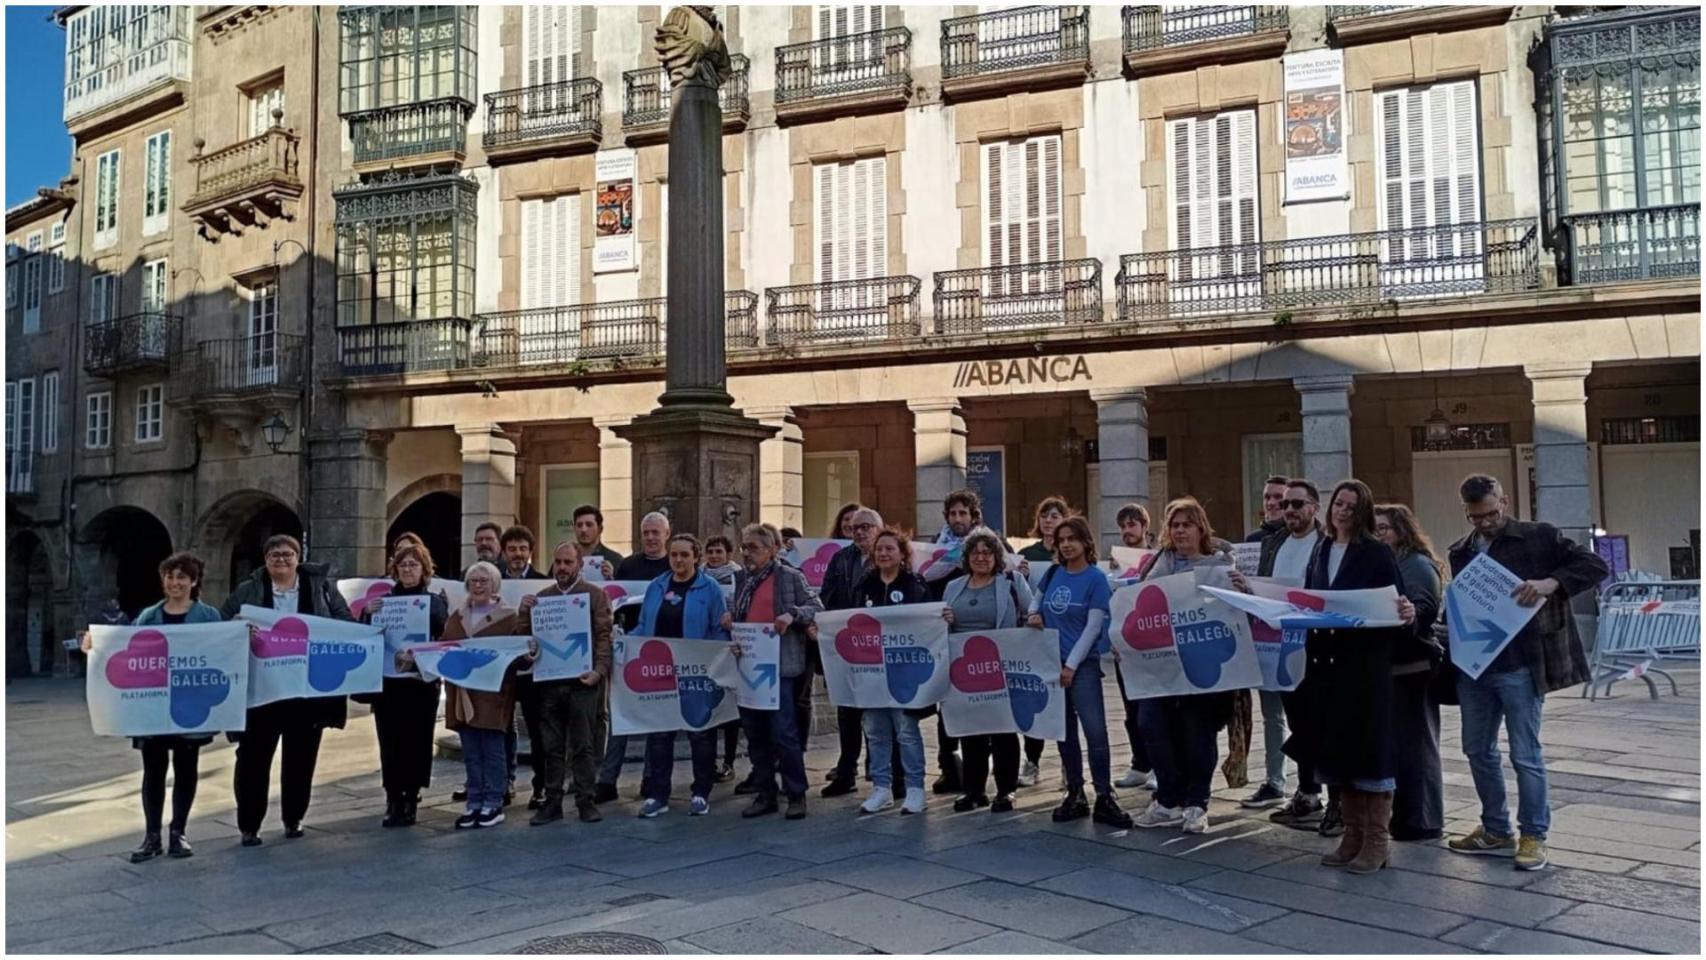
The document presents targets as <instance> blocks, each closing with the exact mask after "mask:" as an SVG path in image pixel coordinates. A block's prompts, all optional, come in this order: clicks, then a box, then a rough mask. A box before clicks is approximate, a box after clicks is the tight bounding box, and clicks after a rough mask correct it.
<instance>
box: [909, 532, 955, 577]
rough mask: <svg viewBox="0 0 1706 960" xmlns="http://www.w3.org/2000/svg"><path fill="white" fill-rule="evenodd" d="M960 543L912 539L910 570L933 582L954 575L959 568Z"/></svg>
mask: <svg viewBox="0 0 1706 960" xmlns="http://www.w3.org/2000/svg"><path fill="white" fill-rule="evenodd" d="M962 552H963V545H962V544H958V543H956V544H953V545H949V544H944V543H925V542H924V541H922V540H914V541H912V572H913V573H916V574H918V575H919V576H920V577H922V578H924V579H925V580H926V581H930V582H935V581H937V580H941V579H944V578H946V577H949V576H953V575H955V572H956V571H957V570H959V568H960V556H961V554H962Z"/></svg>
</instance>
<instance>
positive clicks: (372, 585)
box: [338, 577, 468, 620]
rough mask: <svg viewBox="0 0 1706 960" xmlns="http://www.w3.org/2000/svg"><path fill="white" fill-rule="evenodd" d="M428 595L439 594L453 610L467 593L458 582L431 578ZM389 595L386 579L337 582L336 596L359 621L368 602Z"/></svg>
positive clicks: (347, 579) (354, 579) (389, 590)
mask: <svg viewBox="0 0 1706 960" xmlns="http://www.w3.org/2000/svg"><path fill="white" fill-rule="evenodd" d="M427 592H428V593H436V594H440V595H442V596H443V597H444V602H445V603H446V604H448V605H449V607H450V609H452V610H454V609H456V608H457V607H459V606H461V605H462V601H463V600H464V599H466V598H467V596H468V591H467V589H466V588H464V587H463V586H462V581H460V580H446V579H445V578H443V577H433V578H432V580H431V582H429V583H428V584H427ZM390 593H391V581H390V579H388V578H386V577H347V578H345V579H343V580H339V581H338V594H339V595H340V596H342V597H343V598H344V602H345V603H347V604H349V612H350V616H352V617H355V618H356V619H358V620H359V619H361V612H362V611H363V610H366V609H367V604H368V601H370V600H372V599H373V598H374V597H383V596H388V595H389V594H390Z"/></svg>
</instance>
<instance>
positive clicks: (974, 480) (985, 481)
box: [966, 447, 1007, 533]
mask: <svg viewBox="0 0 1706 960" xmlns="http://www.w3.org/2000/svg"><path fill="white" fill-rule="evenodd" d="M966 487H967V488H968V489H970V490H972V491H973V492H975V493H976V494H977V498H978V500H979V501H980V502H981V509H982V511H983V525H984V526H986V527H988V528H990V529H991V530H994V531H995V532H996V533H1001V532H1002V531H1003V530H1004V529H1006V527H1007V448H1006V447H972V448H971V449H969V450H967V451H966Z"/></svg>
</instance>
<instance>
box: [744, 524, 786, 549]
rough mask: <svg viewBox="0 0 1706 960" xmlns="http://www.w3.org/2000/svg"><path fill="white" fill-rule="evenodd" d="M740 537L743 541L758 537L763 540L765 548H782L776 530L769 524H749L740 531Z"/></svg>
mask: <svg viewBox="0 0 1706 960" xmlns="http://www.w3.org/2000/svg"><path fill="white" fill-rule="evenodd" d="M740 536H741V539H742V540H745V539H746V538H747V537H756V538H757V539H759V540H763V541H764V545H765V546H767V547H772V548H774V547H777V546H780V545H781V543H782V541H781V540H780V539H779V538H778V537H777V535H776V529H775V528H774V527H772V526H770V524H768V523H749V524H747V525H746V526H744V527H742V528H741V529H740Z"/></svg>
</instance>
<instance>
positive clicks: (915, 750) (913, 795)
mask: <svg viewBox="0 0 1706 960" xmlns="http://www.w3.org/2000/svg"><path fill="white" fill-rule="evenodd" d="M929 599H930V591H929V588H928V587H926V586H925V585H924V581H923V580H922V579H920V578H919V576H918V575H917V574H915V573H913V572H912V545H911V541H910V540H909V539H908V537H907V536H906V534H904V533H902V532H901V531H900V530H898V529H896V528H894V527H884V528H883V529H882V530H881V531H879V532H878V533H877V535H876V537H875V538H874V539H873V540H872V542H871V569H870V570H869V571H868V572H867V573H866V574H865V576H864V577H863V578H862V579H860V581H859V582H858V583H857V584H856V585H855V586H854V587H853V605H854V606H855V607H892V606H899V605H901V604H908V603H924V602H926V601H927V600H929ZM933 709H934V708H933V707H932V708H930V709H924V710H907V709H901V708H888V709H870V710H865V711H863V715H862V716H861V718H860V722H861V724H862V725H863V726H864V731H865V750H866V756H867V757H869V758H870V763H871V793H870V796H868V797H866V798H865V802H864V803H862V804H860V805H859V812H860V814H861V815H864V814H871V813H880V812H882V811H884V810H887V809H889V808H891V807H893V806H894V778H895V777H897V776H899V777H902V778H904V780H905V783H906V799H904V800H903V801H901V810H900V812H901V813H923V812H924V804H925V801H926V799H927V798H926V797H925V794H924V739H923V736H922V735H921V734H920V733H919V732H918V721H919V720H921V719H923V718H924V717H927V716H929V715H930V712H931V710H933ZM896 744H898V745H899V750H900V763H901V769H900V770H898V771H897V770H895V769H894V747H895V745H896Z"/></svg>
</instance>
